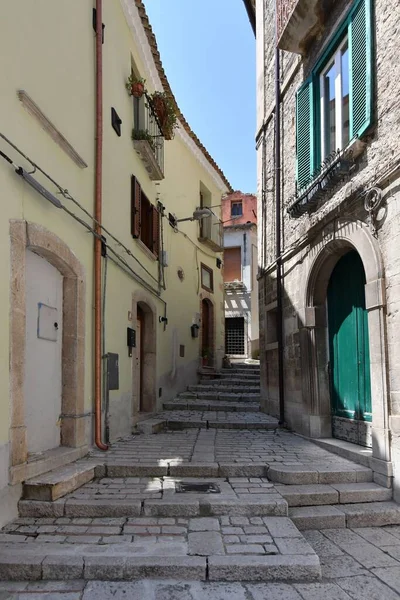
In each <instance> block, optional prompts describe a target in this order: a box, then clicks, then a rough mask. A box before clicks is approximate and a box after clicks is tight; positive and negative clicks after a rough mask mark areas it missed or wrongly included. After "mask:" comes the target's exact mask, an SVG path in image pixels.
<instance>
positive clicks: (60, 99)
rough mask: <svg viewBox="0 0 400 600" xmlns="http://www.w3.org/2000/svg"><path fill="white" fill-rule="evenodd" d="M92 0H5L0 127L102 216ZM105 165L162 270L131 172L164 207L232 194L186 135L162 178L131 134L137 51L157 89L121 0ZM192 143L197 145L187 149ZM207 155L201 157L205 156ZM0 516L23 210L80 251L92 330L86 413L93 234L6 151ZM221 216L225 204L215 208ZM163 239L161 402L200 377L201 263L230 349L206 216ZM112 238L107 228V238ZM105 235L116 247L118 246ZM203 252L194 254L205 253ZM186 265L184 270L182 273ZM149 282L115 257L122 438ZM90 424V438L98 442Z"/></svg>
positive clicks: (108, 215) (2, 167)
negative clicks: (31, 108) (203, 239)
mask: <svg viewBox="0 0 400 600" xmlns="http://www.w3.org/2000/svg"><path fill="white" fill-rule="evenodd" d="M92 7H93V3H92V1H91V0H69V1H68V2H59V1H56V2H55V1H54V0H35V2H26V0H13V2H8V3H7V7H6V9H5V11H4V13H3V17H2V20H1V24H0V72H1V73H2V77H1V78H0V108H1V110H0V115H1V116H0V132H1V133H3V134H4V135H6V136H7V137H9V138H10V140H12V142H13V143H14V144H16V145H17V146H18V147H20V148H21V149H22V150H23V151H24V152H25V153H26V154H27V155H29V156H30V157H31V158H32V159H33V160H34V161H35V162H36V163H37V164H38V165H40V166H41V167H42V168H43V169H44V170H45V171H46V172H47V173H49V174H50V175H51V177H52V178H53V179H55V180H56V181H57V182H58V183H60V184H61V186H62V187H64V188H67V189H68V191H69V192H70V193H71V194H72V195H73V196H74V197H75V198H76V199H78V200H79V202H80V203H81V204H82V205H83V206H84V207H85V208H86V210H88V211H89V212H90V213H93V198H94V136H95V131H94V123H95V115H94V108H95V96H94V90H95V63H94V57H95V36H94V31H93V28H92ZM103 21H104V23H105V25H106V28H105V44H104V45H103V51H104V69H103V70H104V165H103V202H104V205H103V224H104V225H105V226H106V228H107V229H108V230H109V231H110V232H111V233H112V234H113V235H114V236H115V237H117V238H118V239H119V240H121V242H123V244H124V245H125V246H127V247H128V248H129V249H130V251H131V252H132V253H134V255H135V256H136V257H137V258H138V260H139V261H140V262H141V263H142V264H143V265H144V267H145V268H146V269H147V270H148V271H149V272H150V273H151V274H152V275H153V276H154V277H155V278H157V277H158V262H157V261H154V260H152V259H151V258H150V257H149V256H148V253H146V252H145V251H144V250H143V249H142V248H141V246H140V244H139V243H138V241H136V240H134V239H133V238H132V236H131V232H130V210H131V200H130V185H131V183H130V177H131V175H135V176H136V177H137V178H138V179H139V181H140V183H141V186H142V188H143V190H144V192H145V194H146V195H147V196H148V198H149V200H150V201H151V202H152V203H155V202H156V201H157V199H158V200H160V201H161V202H162V204H163V205H164V206H165V211H166V214H167V215H168V213H169V212H171V213H175V214H176V215H177V217H178V218H179V217H187V216H189V215H191V214H192V212H193V210H194V209H195V208H196V206H198V204H199V189H200V182H202V184H203V185H205V186H206V187H207V189H208V190H209V191H210V192H211V194H212V204H213V205H218V204H219V203H220V199H221V195H222V194H223V193H224V192H225V191H226V189H225V186H224V184H223V182H222V181H221V180H220V178H219V176H218V175H217V174H216V172H215V171H213V170H212V168H211V167H210V166H208V168H206V167H205V166H204V164H202V163H201V162H200V160H199V158H201V157H200V155H199V154H198V155H197V156H196V152H197V153H198V152H199V151H198V150H196V152H194V151H193V148H194V145H193V142H190V143H189V137H188V135H187V134H186V133H184V134H183V135H181V134H178V135H176V137H175V139H174V140H172V141H166V142H165V150H164V152H165V169H164V172H165V179H164V180H163V181H161V182H159V185H157V184H156V183H155V182H152V181H151V180H150V178H149V176H148V174H147V171H146V169H145V168H144V165H143V163H142V161H141V159H140V157H139V156H138V155H137V153H136V152H135V151H134V148H133V144H132V141H131V130H132V126H133V110H132V100H131V98H130V97H129V96H128V94H127V92H126V89H125V85H124V84H125V80H126V78H127V76H128V75H129V72H130V65H131V57H133V59H134V61H135V64H136V65H137V67H138V69H139V70H140V73H141V75H142V76H143V77H145V78H146V80H147V83H146V86H147V87H148V89H149V91H150V92H152V91H153V90H154V86H153V85H152V83H151V82H152V75H151V73H150V72H149V71H148V68H147V67H146V66H145V64H144V62H143V60H142V58H143V52H142V51H140V49H139V48H138V47H137V43H138V42H137V40H135V38H134V37H133V35H132V32H131V30H130V28H129V26H128V23H127V21H126V19H125V16H124V13H123V10H122V7H121V5H120V2H119V1H118V0H108V1H107V2H104V15H103ZM18 90H25V91H26V93H27V94H29V96H30V97H31V98H32V99H33V100H34V102H35V103H36V104H37V105H38V106H39V107H40V109H41V110H42V111H43V113H44V114H45V115H46V117H47V118H48V119H49V120H50V121H51V122H52V123H53V124H54V126H55V127H56V128H57V129H58V130H59V131H60V132H61V133H62V134H63V135H64V136H65V137H66V139H67V140H68V141H69V142H70V144H71V145H72V146H73V147H74V149H75V150H76V151H77V152H78V153H79V155H80V156H81V157H82V158H83V159H84V160H85V162H86V163H87V165H88V167H87V168H85V169H82V168H79V167H78V166H77V165H76V164H75V163H74V162H73V161H72V160H71V158H70V157H69V156H68V155H67V154H66V153H65V152H64V150H63V149H61V148H60V147H59V146H58V145H57V144H56V143H55V142H54V141H53V140H52V139H51V138H50V136H49V135H48V133H47V132H45V131H44V130H43V129H42V127H41V125H40V124H39V123H38V122H37V120H35V118H34V117H33V116H32V115H31V114H29V113H28V112H27V110H26V109H25V108H24V107H23V105H22V104H21V102H20V101H19V99H18V97H17V91H18ZM111 107H114V108H115V109H116V110H117V112H118V114H119V116H120V118H121V119H122V136H121V137H118V136H117V135H116V134H115V132H114V130H113V129H112V127H111V115H110V112H111ZM190 144H191V147H190ZM0 150H2V151H3V152H6V154H8V155H9V156H10V157H11V158H12V160H13V161H14V162H15V163H17V164H18V165H22V166H23V167H25V168H26V169H27V170H30V166H29V163H27V161H25V160H24V159H23V158H22V157H21V156H19V155H18V153H17V152H16V151H15V150H13V149H12V148H11V147H10V146H9V145H8V144H7V143H6V142H5V141H3V140H2V139H0ZM202 160H203V161H204V157H203V158H202ZM35 177H36V178H37V179H38V181H40V182H41V183H42V184H43V185H44V186H45V187H46V188H47V189H48V190H49V191H51V192H52V193H55V192H56V189H55V187H54V185H53V184H52V183H51V182H49V181H48V180H46V178H44V177H43V176H42V175H41V174H40V173H38V172H36V173H35ZM62 201H63V203H64V204H65V205H66V206H68V208H69V209H70V210H73V212H74V213H76V214H77V215H78V216H79V217H81V218H84V219H85V220H87V221H88V222H90V220H89V219H88V217H86V216H85V215H84V214H83V213H82V211H80V210H79V208H77V207H76V206H74V205H73V204H72V203H71V202H70V201H68V200H65V199H62ZM0 205H1V208H2V213H1V219H0V257H1V258H0V281H1V282H2V285H1V286H0V328H1V331H2V337H1V342H0V387H1V389H2V390H3V394H2V396H1V398H0V522H1V521H2V517H1V506H2V504H1V490H2V489H3V488H4V486H5V485H6V484H7V481H8V460H9V457H8V442H9V423H10V419H9V416H10V406H9V398H8V394H7V390H8V389H9V314H10V294H9V285H8V282H9V278H10V237H9V221H10V220H11V219H25V220H27V221H31V222H34V223H38V224H41V225H42V226H43V227H45V228H46V229H48V230H49V231H51V232H53V233H54V234H56V235H57V236H58V237H60V238H61V239H62V240H63V241H64V242H65V243H66V244H67V245H68V246H69V247H70V249H71V250H72V251H73V253H74V254H75V255H76V257H77V258H78V259H79V261H80V262H81V264H82V265H83V267H84V269H85V272H86V278H87V281H86V304H85V310H86V331H85V352H86V354H85V410H86V411H88V412H90V411H91V410H92V405H93V391H92V384H93V381H92V370H93V366H92V365H93V352H92V348H93V335H92V317H93V283H92V282H93V270H92V266H93V237H92V235H91V234H90V233H88V232H87V231H85V229H84V228H83V227H81V226H80V225H79V224H78V223H76V222H75V221H74V220H73V219H72V218H71V217H69V216H68V215H67V214H66V213H65V212H63V211H61V210H57V209H56V208H55V207H53V206H52V205H51V204H50V203H49V202H47V201H46V200H45V199H44V198H42V197H41V196H40V195H39V194H37V193H36V192H35V191H34V190H32V189H30V188H29V187H28V186H27V185H26V184H25V183H24V182H23V181H22V180H20V178H18V176H17V175H16V174H15V173H14V171H13V169H12V167H11V166H10V165H9V164H7V162H5V161H4V160H3V159H1V158H0ZM214 210H215V212H216V213H217V214H218V212H219V208H216V209H214ZM163 228H164V248H165V250H166V251H167V256H168V267H166V268H165V280H166V290H165V291H163V292H162V298H163V300H165V302H166V303H167V317H168V326H167V327H166V328H165V330H164V325H163V324H162V323H159V322H158V317H159V316H162V315H163V314H164V306H163V304H162V303H161V302H160V301H159V299H157V298H156V297H155V296H151V295H149V298H151V300H152V302H153V304H154V305H155V306H156V307H157V318H156V325H155V326H156V338H157V357H156V364H157V369H156V373H155V374H154V377H155V378H156V388H157V390H158V388H159V387H162V396H161V397H160V398H159V400H158V407H160V406H161V402H162V401H163V400H165V399H168V398H170V397H171V396H173V395H175V393H176V392H178V391H181V390H182V389H184V387H185V385H186V384H187V383H188V380H189V379H190V378H192V379H191V380H192V381H193V377H195V371H196V368H197V366H198V364H199V348H200V338H198V339H195V340H194V339H192V338H191V335H190V326H191V324H192V323H193V319H194V318H195V317H196V314H197V313H199V312H200V302H201V297H200V295H201V293H202V289H201V286H200V283H199V282H200V279H199V278H200V273H199V271H198V268H199V267H200V263H201V262H203V263H205V264H207V265H208V266H210V267H211V268H213V271H214V293H213V294H212V299H213V302H214V305H215V311H216V314H215V322H216V349H217V351H218V359H220V358H221V357H222V354H223V344H224V339H223V334H224V332H223V308H222V302H223V291H222V285H221V283H222V278H221V270H219V269H217V268H216V257H217V256H219V255H218V254H215V253H214V252H213V251H212V250H211V249H210V248H208V247H207V246H205V245H203V244H201V243H200V242H199V241H198V228H199V226H198V224H197V223H191V222H188V223H182V224H180V225H179V230H180V231H182V232H184V233H185V234H186V235H187V236H189V238H190V239H187V238H186V237H184V235H182V234H181V233H176V232H174V231H173V229H172V228H171V227H170V226H169V224H168V222H167V220H166V219H164V224H163ZM106 237H107V236H106ZM108 241H109V242H110V244H112V246H113V247H114V248H115V249H117V248H118V246H117V244H116V243H114V242H112V241H111V240H110V239H109V238H108ZM119 251H120V253H121V255H123V256H124V258H125V259H126V260H127V261H128V262H129V264H130V265H131V266H132V267H133V268H134V269H135V270H136V271H137V272H138V273H139V274H140V275H141V276H142V277H143V278H144V279H145V280H146V281H148V283H150V284H151V285H153V286H154V287H157V285H156V284H155V282H154V281H152V280H151V279H150V278H149V277H148V275H147V274H146V273H145V272H144V271H143V270H142V269H141V267H140V265H139V264H138V263H137V262H135V261H134V260H133V259H132V258H131V257H128V255H127V254H126V253H124V251H123V250H122V249H121V248H119ZM196 255H197V256H196ZM178 268H182V269H183V271H184V273H185V278H184V280H183V281H182V282H181V281H180V280H179V278H178V276H177V270H178ZM140 288H141V285H140V284H139V283H138V282H136V281H134V279H132V277H130V276H128V275H127V274H125V273H124V272H123V271H122V270H121V269H120V268H119V267H117V266H115V265H114V264H113V263H109V265H108V274H107V293H106V313H105V321H106V322H105V328H106V348H105V349H106V352H115V353H118V354H119V357H120V363H119V364H120V386H119V388H120V389H119V390H117V391H114V392H111V394H110V404H111V436H112V438H113V439H115V438H117V437H119V436H120V435H125V434H126V433H128V432H129V431H130V429H131V425H132V421H131V420H130V419H131V416H132V388H133V381H132V360H133V359H132V358H130V357H128V349H127V346H126V328H127V327H128V326H132V322H131V321H129V319H128V313H129V311H132V297H133V295H134V294H135V293H136V291H137V290H138V289H140ZM173 343H175V344H176V346H177V347H178V346H179V345H180V344H184V345H185V357H184V358H181V357H179V348H178V352H177V359H176V362H175V363H174V361H173V356H174V352H173V349H172V345H173ZM90 421H91V419H90V418H89V426H88V441H90V442H91V438H90V439H89V436H91V432H90Z"/></svg>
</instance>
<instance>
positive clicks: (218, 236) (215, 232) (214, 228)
mask: <svg viewBox="0 0 400 600" xmlns="http://www.w3.org/2000/svg"><path fill="white" fill-rule="evenodd" d="M199 240H200V242H203V244H207V245H208V246H209V247H210V248H212V249H213V250H215V251H217V252H219V251H222V249H223V228H222V223H221V221H220V220H219V218H218V217H216V216H215V215H211V216H210V217H206V218H205V219H202V220H201V221H200V235H199Z"/></svg>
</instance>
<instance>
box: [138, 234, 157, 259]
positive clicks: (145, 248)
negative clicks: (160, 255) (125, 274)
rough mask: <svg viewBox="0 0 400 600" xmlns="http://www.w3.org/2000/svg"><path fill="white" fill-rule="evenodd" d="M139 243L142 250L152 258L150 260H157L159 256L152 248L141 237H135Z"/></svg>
mask: <svg viewBox="0 0 400 600" xmlns="http://www.w3.org/2000/svg"><path fill="white" fill-rule="evenodd" d="M135 240H136V243H137V245H138V246H139V248H140V249H141V250H143V252H144V253H145V254H146V255H147V257H148V258H150V260H152V261H153V262H156V261H157V257H156V256H155V255H154V254H153V253H152V251H151V250H150V248H148V247H147V246H146V244H144V243H143V242H142V240H141V239H139V238H135Z"/></svg>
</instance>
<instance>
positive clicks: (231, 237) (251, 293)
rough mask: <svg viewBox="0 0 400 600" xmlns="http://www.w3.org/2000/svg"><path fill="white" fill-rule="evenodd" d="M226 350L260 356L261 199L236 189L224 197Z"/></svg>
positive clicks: (243, 355)
mask: <svg viewBox="0 0 400 600" xmlns="http://www.w3.org/2000/svg"><path fill="white" fill-rule="evenodd" d="M222 222H223V225H224V288H225V352H226V354H227V355H228V356H230V357H232V358H251V357H253V358H254V357H256V356H258V282H257V198H256V196H254V195H253V194H243V193H242V192H233V193H232V194H228V195H227V196H225V197H224V198H223V199H222Z"/></svg>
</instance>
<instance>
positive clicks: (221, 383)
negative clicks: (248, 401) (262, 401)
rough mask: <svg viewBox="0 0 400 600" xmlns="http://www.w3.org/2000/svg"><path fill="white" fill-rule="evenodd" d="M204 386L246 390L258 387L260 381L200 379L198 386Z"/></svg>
mask: <svg viewBox="0 0 400 600" xmlns="http://www.w3.org/2000/svg"><path fill="white" fill-rule="evenodd" d="M196 385H206V386H210V385H211V386H213V387H215V386H217V387H221V388H230V387H233V388H248V387H257V388H259V387H260V381H259V380H258V381H246V380H243V379H201V380H200V383H199V384H196Z"/></svg>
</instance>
